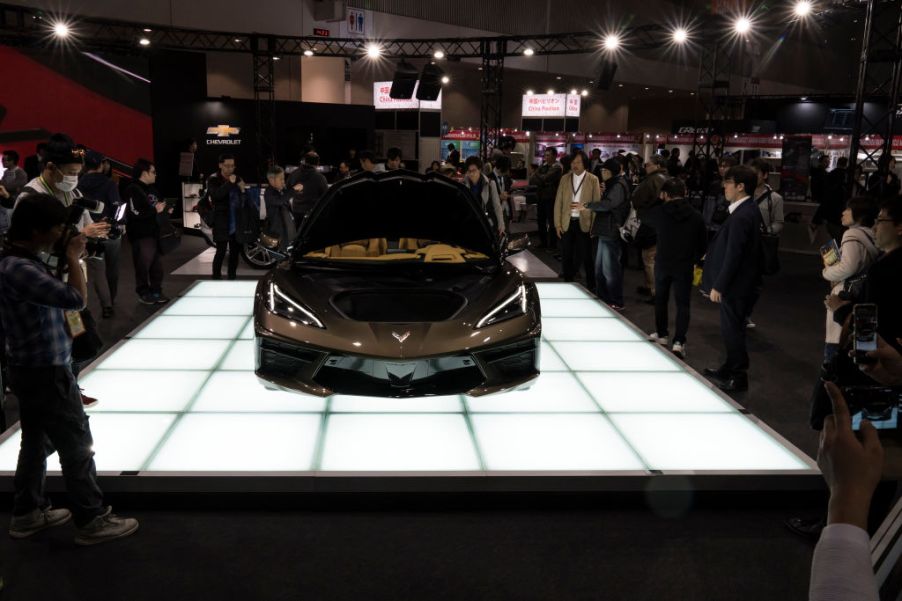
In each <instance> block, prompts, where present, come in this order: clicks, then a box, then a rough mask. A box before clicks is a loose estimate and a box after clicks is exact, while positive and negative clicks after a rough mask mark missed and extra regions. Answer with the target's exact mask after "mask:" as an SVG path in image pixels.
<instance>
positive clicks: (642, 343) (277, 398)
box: [0, 281, 815, 478]
mask: <svg viewBox="0 0 902 601" xmlns="http://www.w3.org/2000/svg"><path fill="white" fill-rule="evenodd" d="M254 284H255V282H249V281H238V282H212V281H203V282H198V283H197V284H195V285H194V286H193V287H191V288H190V289H189V290H188V291H187V292H186V293H185V295H184V296H182V297H181V298H179V299H178V300H175V301H173V303H172V304H171V306H169V307H167V308H166V309H165V310H164V311H162V312H161V313H160V314H158V316H156V317H155V318H153V319H151V320H149V321H148V322H147V323H146V324H144V325H143V326H142V327H141V328H140V329H139V330H138V331H136V332H135V333H133V334H132V335H131V336H130V337H129V338H128V339H126V340H125V341H123V342H122V343H120V344H119V345H117V346H116V347H114V348H113V349H112V350H111V352H108V353H107V354H106V355H104V356H103V357H102V358H100V359H99V360H98V361H96V362H95V364H94V365H92V366H91V368H90V369H89V370H88V371H87V372H86V373H85V374H84V375H83V376H82V378H81V384H82V386H83V387H84V389H85V391H86V392H87V393H88V394H91V395H92V396H97V397H98V398H100V399H101V402H100V403H99V404H98V405H97V406H96V407H94V408H93V409H91V410H89V414H90V416H91V426H92V430H93V433H94V439H95V450H96V453H97V455H96V461H97V468H98V471H100V472H102V473H106V474H109V475H113V474H119V473H121V472H127V473H129V474H130V475H135V474H139V475H176V476H190V475H198V474H202V475H217V474H218V475H222V474H228V475H246V474H263V475H265V474H278V475H292V474H294V475H298V476H332V477H333V478H340V477H341V476H343V475H371V476H378V475H392V474H395V475H427V476H499V477H504V476H529V475H543V476H547V475H552V476H553V475H599V476H606V475H612V474H613V475H617V474H620V475H639V476H652V475H660V474H669V473H672V474H685V473H693V474H699V475H707V474H710V475H715V474H736V473H738V472H749V473H756V474H761V473H765V474H776V475H786V474H800V475H801V474H807V475H810V474H812V473H813V470H814V469H815V466H814V464H813V462H812V461H811V460H810V459H809V458H807V457H806V456H805V455H804V454H803V453H801V452H800V451H798V450H797V449H795V448H794V447H792V446H791V445H789V444H788V443H787V442H786V441H784V440H783V439H782V438H780V437H779V436H778V435H776V434H775V433H774V432H773V431H772V430H770V429H769V428H767V427H766V426H764V425H763V424H761V423H760V422H759V421H758V420H756V419H755V418H754V417H752V416H750V415H748V414H746V413H745V412H743V411H742V410H741V408H740V407H738V406H736V405H735V404H734V403H732V401H730V400H728V399H727V398H726V397H724V396H722V395H721V394H720V392H719V391H717V390H715V389H713V388H712V387H711V386H710V385H708V383H707V382H705V381H704V380H702V379H701V378H699V377H698V376H697V375H696V374H695V373H694V372H692V371H691V370H689V369H688V368H687V367H686V366H685V365H684V364H683V363H681V362H680V361H678V360H676V359H675V358H674V357H673V356H672V355H670V354H669V353H668V352H667V351H666V350H665V349H662V348H661V347H660V346H657V345H655V344H652V343H650V342H647V341H646V340H645V339H644V336H643V334H642V333H641V332H640V331H638V330H637V329H635V328H634V327H633V326H632V325H631V324H629V323H628V322H627V321H626V320H624V319H623V318H622V317H620V316H619V315H618V314H616V313H614V312H612V311H611V310H609V309H608V308H607V307H606V306H604V305H602V304H600V303H598V302H597V301H595V300H594V299H593V298H592V297H591V296H590V295H589V294H588V293H586V291H585V290H583V289H582V288H579V287H578V286H574V285H571V284H562V283H547V284H546V283H540V284H538V286H539V294H540V296H541V299H542V310H543V336H542V338H543V340H542V345H541V370H542V374H541V375H540V376H539V378H538V379H537V380H536V381H535V382H534V383H533V385H532V386H531V387H530V388H529V389H527V390H519V391H514V392H509V393H504V394H498V395H492V396H486V397H479V398H473V397H467V396H465V395H451V396H442V397H430V398H419V399H385V398H369V397H356V396H342V395H336V396H333V397H331V398H328V399H322V398H317V397H312V396H306V395H300V394H293V393H287V392H280V391H271V390H267V389H265V388H264V387H263V386H262V385H260V384H259V383H258V382H257V380H256V378H255V377H254V374H253V367H254V343H253V323H252V316H251V311H252V297H253V293H254ZM18 446H19V432H18V430H17V429H12V430H10V431H8V432H6V433H5V434H3V436H2V437H0V473H2V475H4V476H9V475H10V474H11V473H12V472H13V471H14V470H15V463H16V456H17V452H18ZM48 466H49V470H50V471H51V472H54V471H58V470H59V462H58V459H57V458H56V457H55V456H53V457H51V458H50V459H49V460H48Z"/></svg>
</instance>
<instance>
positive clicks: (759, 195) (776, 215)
mask: <svg viewBox="0 0 902 601" xmlns="http://www.w3.org/2000/svg"><path fill="white" fill-rule="evenodd" d="M749 167H751V168H752V170H753V171H754V172H755V175H756V176H757V177H758V187H756V188H755V193H754V195H753V198H754V199H755V204H757V205H758V210H759V211H760V212H761V222H762V224H763V225H762V230H761V235H762V239H763V238H766V237H768V236H769V237H770V238H772V239H773V238H774V237H776V238H777V240H778V239H779V236H780V232H782V231H783V197H782V196H780V194H779V193H777V192H775V191H774V189H773V188H771V187H770V186H769V185H768V183H767V176H768V175H769V174H770V172H771V167H770V163H768V162H767V161H765V160H764V159H752V160H751V161H749ZM764 243H765V242H762V244H764ZM774 243H775V244H776V243H777V242H776V241H775V242H774ZM765 261H767V259H765ZM773 273H776V272H775V271H767V272H765V274H766V275H768V274H773ZM760 296H761V288H760V287H759V288H758V289H757V290H756V291H755V295H754V297H753V298H752V301H751V304H750V305H749V314H748V316H747V317H746V320H745V327H747V328H749V329H752V328H755V327H756V325H755V322H754V321H752V310H753V309H754V308H755V305H756V304H757V303H758V298H759V297H760Z"/></svg>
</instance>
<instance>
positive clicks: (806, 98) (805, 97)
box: [799, 96, 808, 102]
mask: <svg viewBox="0 0 902 601" xmlns="http://www.w3.org/2000/svg"><path fill="white" fill-rule="evenodd" d="M799 100H801V101H802V102H805V101H806V100H808V97H807V96H802V97H801V98H800V99H799Z"/></svg>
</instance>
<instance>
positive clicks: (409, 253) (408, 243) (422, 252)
mask: <svg viewBox="0 0 902 601" xmlns="http://www.w3.org/2000/svg"><path fill="white" fill-rule="evenodd" d="M304 257H306V258H310V259H328V260H334V259H338V260H352V261H416V262H422V263H466V262H468V261H484V260H486V259H488V257H487V256H486V255H484V254H482V253H478V252H473V251H470V250H467V249H465V248H461V247H459V246H452V245H450V244H444V243H442V242H437V241H435V240H423V239H417V238H400V239H399V240H388V239H386V238H370V239H369V240H354V241H350V242H345V243H342V244H335V245H332V246H329V247H327V248H325V249H323V250H321V251H315V252H309V253H307V254H305V255H304Z"/></svg>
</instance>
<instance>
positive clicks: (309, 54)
mask: <svg viewBox="0 0 902 601" xmlns="http://www.w3.org/2000/svg"><path fill="white" fill-rule="evenodd" d="M304 56H313V50H310V49H309V48H308V49H307V50H304Z"/></svg>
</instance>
